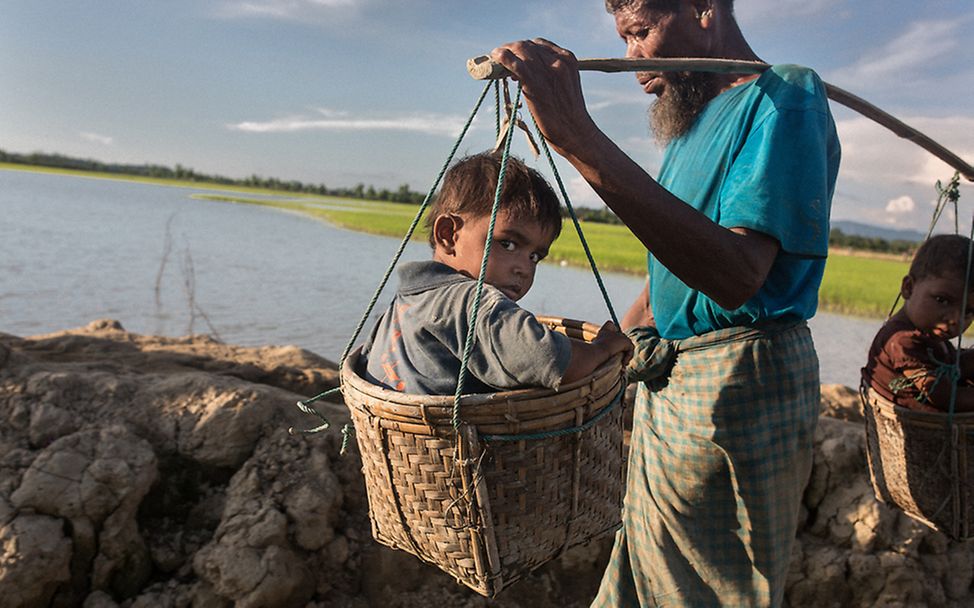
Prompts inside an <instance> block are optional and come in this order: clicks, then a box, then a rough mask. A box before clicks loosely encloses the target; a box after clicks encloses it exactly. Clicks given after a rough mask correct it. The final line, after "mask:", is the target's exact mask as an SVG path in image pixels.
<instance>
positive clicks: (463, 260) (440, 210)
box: [426, 153, 561, 301]
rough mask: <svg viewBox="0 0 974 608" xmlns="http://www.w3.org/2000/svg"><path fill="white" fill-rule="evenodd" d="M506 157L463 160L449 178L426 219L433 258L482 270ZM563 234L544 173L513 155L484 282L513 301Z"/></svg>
mask: <svg viewBox="0 0 974 608" xmlns="http://www.w3.org/2000/svg"><path fill="white" fill-rule="evenodd" d="M500 169H501V157H500V156H499V155H496V154H491V153H482V154H475V155H472V156H468V157H466V158H462V159H460V160H459V161H457V162H456V164H454V165H453V166H452V167H450V169H449V171H447V172H446V175H445V176H444V178H443V186H442V187H441V188H440V192H439V194H438V195H437V198H436V202H435V203H434V204H433V206H432V208H431V209H430V212H429V214H428V215H427V217H426V226H427V228H428V231H429V241H430V245H431V246H432V247H433V259H434V260H436V261H438V262H442V263H443V264H446V265H447V266H450V267H451V268H453V269H454V270H456V271H458V272H461V273H463V274H465V275H467V276H469V277H471V278H474V279H475V278H477V277H478V276H479V274H480V264H481V260H482V259H483V255H484V244H485V243H486V241H487V228H488V227H489V225H490V212H491V209H492V208H493V206H494V194H495V192H496V190H497V178H498V175H499V174H500ZM560 233H561V214H560V208H559V202H558V197H557V196H555V193H554V191H553V190H552V189H551V186H550V185H548V182H547V181H545V179H544V177H542V176H541V174H540V173H538V172H537V171H536V170H534V169H532V168H530V167H528V166H527V165H525V164H524V163H523V162H522V161H521V160H519V159H517V158H514V157H509V158H508V162H507V169H506V171H505V173H504V188H503V191H502V192H501V198H500V205H499V207H498V211H497V219H496V221H495V223H494V238H493V244H492V245H491V249H490V258H489V260H488V262H487V273H486V276H485V277H484V281H485V282H486V283H488V284H490V285H493V286H494V287H496V288H497V289H499V290H501V292H503V293H504V295H506V296H507V297H509V298H510V299H512V300H515V301H517V300H519V299H521V298H522V297H523V296H524V294H526V293H527V292H528V290H529V289H530V288H531V285H532V284H533V283H534V273H535V270H536V267H537V265H538V262H540V261H541V260H542V259H543V258H544V257H545V256H546V255H548V248H549V247H550V246H551V243H552V242H554V240H555V239H556V238H558V235H559V234H560Z"/></svg>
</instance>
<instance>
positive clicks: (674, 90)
mask: <svg viewBox="0 0 974 608" xmlns="http://www.w3.org/2000/svg"><path fill="white" fill-rule="evenodd" d="M665 78H666V88H665V89H664V90H663V94H662V95H661V96H660V97H658V98H657V99H656V101H654V102H653V105H651V106H650V107H649V125H650V127H651V128H652V130H653V134H654V135H655V136H656V141H657V142H658V143H659V145H661V146H666V145H667V144H669V143H670V142H671V141H672V140H673V139H675V138H677V137H680V136H681V135H683V134H684V133H686V132H687V131H689V130H690V127H692V126H693V123H694V121H695V120H696V119H697V115H698V114H700V110H702V109H703V107H704V106H705V105H707V103H708V102H709V101H710V100H711V99H713V98H714V97H716V96H717V93H719V92H720V88H719V86H720V85H719V84H718V81H717V75H716V74H713V73H711V72H671V73H669V74H667V75H666V76H665Z"/></svg>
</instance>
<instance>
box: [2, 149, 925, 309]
mask: <svg viewBox="0 0 974 608" xmlns="http://www.w3.org/2000/svg"><path fill="white" fill-rule="evenodd" d="M3 169H11V170H17V171H25V170H27V171H36V172H40V173H60V174H66V175H77V176H82V177H98V178H107V179H117V180H123V181H134V182H141V183H149V184H156V185H164V186H179V187H186V188H194V189H198V190H204V191H205V190H209V191H220V192H221V193H220V194H216V193H209V192H204V193H195V194H192V195H191V196H192V198H195V199H201V200H207V201H214V202H224V203H236V204H248V205H260V206H265V207H274V208H278V209H284V210H289V211H297V212H300V213H303V214H306V215H309V216H311V217H316V218H320V219H323V220H326V221H328V222H330V223H332V224H335V225H337V226H341V227H343V228H348V229H350V230H357V231H361V232H368V233H372V234H380V235H386V236H392V237H398V238H402V236H403V235H404V234H405V233H406V229H407V228H408V227H409V224H410V222H412V220H413V218H414V217H415V214H416V212H417V211H418V207H416V206H413V205H405V204H399V203H388V202H381V201H363V200H360V199H349V198H340V197H329V196H317V195H310V194H297V193H294V192H288V191H273V190H267V189H262V188H246V187H238V186H223V185H220V184H207V183H198V182H190V181H177V180H164V179H152V178H142V177H137V176H124V175H116V174H111V173H93V172H88V171H71V170H63V169H50V168H46V167H29V166H26V165H19V164H10V163H0V170H3ZM227 193H230V194H227ZM248 195H259V196H248ZM582 229H583V231H584V233H585V239H586V240H587V241H588V243H589V247H590V248H591V250H592V255H593V256H594V257H595V261H596V263H597V264H598V266H599V269H600V270H613V271H617V272H628V273H632V274H635V275H642V274H645V268H646V253H645V249H643V247H642V244H641V243H640V242H639V241H638V240H637V239H636V237H634V236H633V235H632V233H630V232H629V231H628V230H627V229H626V228H625V227H623V226H614V225H610V224H598V223H590V222H585V223H583V226H582ZM413 240H416V241H424V240H426V235H425V232H424V231H423V229H422V226H420V227H419V228H418V229H417V230H416V232H415V234H414V235H413ZM547 261H548V262H555V263H558V262H563V261H564V262H565V263H568V264H571V265H575V266H587V265H588V262H587V260H586V258H585V252H584V250H583V249H582V246H581V243H580V241H579V239H578V236H577V234H576V232H575V228H574V226H573V225H572V223H571V221H570V220H566V222H565V224H564V227H563V228H562V235H561V237H560V238H559V239H558V240H557V241H556V242H555V243H554V245H553V246H552V248H551V252H550V254H549V256H548V259H547ZM907 266H908V264H907V262H905V261H901V260H894V259H878V258H871V257H864V256H858V255H849V254H844V253H837V252H832V253H831V254H830V255H829V259H828V263H827V264H826V267H825V277H824V279H823V281H822V287H821V290H820V292H819V301H820V308H821V309H822V310H826V311H830V312H838V313H843V314H851V315H857V316H864V317H875V318H881V317H884V316H885V315H886V314H887V312H889V308H890V306H892V304H893V301H894V299H895V298H896V294H897V292H898V291H899V285H900V280H901V279H902V277H903V275H904V274H906V270H907Z"/></svg>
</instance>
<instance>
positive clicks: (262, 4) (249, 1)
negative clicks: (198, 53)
mask: <svg viewBox="0 0 974 608" xmlns="http://www.w3.org/2000/svg"><path fill="white" fill-rule="evenodd" d="M366 1H367V0H226V1H225V2H224V3H223V4H222V5H221V7H220V9H219V13H220V14H221V15H222V16H225V17H270V18H273V19H286V20H302V19H308V18H314V17H315V16H322V14H323V13H327V14H333V13H335V12H336V11H338V10H348V9H357V8H359V7H360V6H361V5H363V4H364V3H365V2H366Z"/></svg>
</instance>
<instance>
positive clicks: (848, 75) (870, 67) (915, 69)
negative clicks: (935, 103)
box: [830, 19, 967, 89]
mask: <svg viewBox="0 0 974 608" xmlns="http://www.w3.org/2000/svg"><path fill="white" fill-rule="evenodd" d="M965 21H967V20H966V19H959V20H958V19H953V20H944V21H917V22H914V23H912V24H910V26H909V27H908V28H907V29H906V31H905V32H903V33H902V34H900V35H899V36H898V37H896V38H894V39H893V40H890V41H889V42H888V43H887V44H886V45H884V46H882V47H879V48H876V49H874V50H872V51H871V52H868V53H866V54H865V55H863V57H862V58H861V59H859V60H858V61H857V62H855V63H853V64H852V65H849V66H846V67H844V68H840V69H838V70H836V71H834V72H832V73H831V74H830V79H831V80H832V81H833V82H836V84H839V83H843V82H845V83H855V85H856V87H857V88H859V89H863V88H870V87H872V86H876V85H886V84H891V83H892V84H896V85H897V86H901V85H902V83H903V82H904V81H909V80H910V78H911V77H914V76H917V75H922V72H923V68H924V67H925V66H927V65H930V64H936V63H943V62H942V61H940V60H941V59H942V58H943V57H946V56H948V55H949V54H950V53H951V51H953V50H954V49H956V48H958V47H959V46H960V45H961V44H962V42H961V40H960V38H961V36H963V35H964V32H965V31H966V29H962V28H961V25H962V24H963V23H964V22H965ZM963 44H966V42H963Z"/></svg>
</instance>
